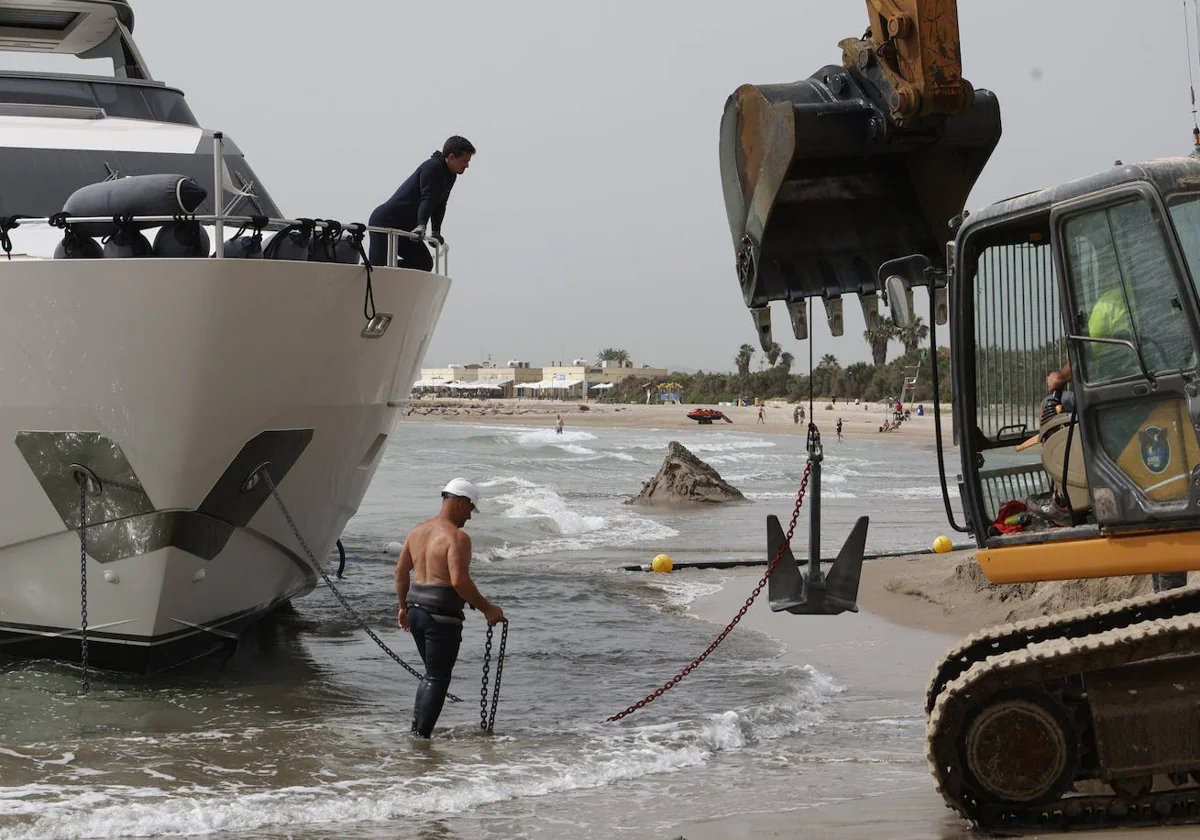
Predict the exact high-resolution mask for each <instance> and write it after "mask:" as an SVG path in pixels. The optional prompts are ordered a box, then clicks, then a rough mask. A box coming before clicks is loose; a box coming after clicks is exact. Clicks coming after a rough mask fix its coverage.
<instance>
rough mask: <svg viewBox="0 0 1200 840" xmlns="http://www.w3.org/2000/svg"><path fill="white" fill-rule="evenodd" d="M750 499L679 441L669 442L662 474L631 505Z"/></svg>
mask: <svg viewBox="0 0 1200 840" xmlns="http://www.w3.org/2000/svg"><path fill="white" fill-rule="evenodd" d="M746 501H749V500H748V499H747V498H746V497H745V496H743V495H742V491H741V490H738V489H737V488H736V487H734V486H733V485H732V484H729V483H728V482H727V481H725V480H724V479H723V478H721V476H720V475H719V474H718V473H717V471H716V470H714V469H713V468H712V467H710V466H709V465H708V464H706V463H704V462H703V461H701V460H700V459H699V458H697V457H696V456H695V455H693V454H692V453H691V452H689V451H688V449H687V447H686V446H684V445H683V444H681V443H678V442H677V441H671V443H670V444H668V446H667V457H666V458H665V459H664V460H663V465H662V467H660V468H659V470H658V474H657V475H655V476H654V478H652V479H650V480H649V481H647V482H646V484H645V485H644V486H643V487H642V492H641V493H638V494H637V495H636V496H634V497H633V498H632V499H627V500H626V502H625V504H627V505H715V504H723V503H725V502H746Z"/></svg>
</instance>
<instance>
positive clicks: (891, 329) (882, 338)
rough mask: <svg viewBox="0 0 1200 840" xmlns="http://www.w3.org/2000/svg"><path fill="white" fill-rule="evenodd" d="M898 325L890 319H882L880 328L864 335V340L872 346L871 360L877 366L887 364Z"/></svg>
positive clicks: (877, 327)
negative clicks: (888, 353)
mask: <svg viewBox="0 0 1200 840" xmlns="http://www.w3.org/2000/svg"><path fill="white" fill-rule="evenodd" d="M897 333H898V331H897V329H896V325H895V324H893V323H892V321H891V319H890V318H880V319H879V324H878V326H876V327H875V329H873V330H867V331H865V332H864V333H863V338H865V339H866V340H867V343H868V344H870V345H871V360H872V361H873V362H875V364H877V365H882V364H886V363H887V351H888V345H889V344H891V343H892V341H893V339H895V338H896V337H897Z"/></svg>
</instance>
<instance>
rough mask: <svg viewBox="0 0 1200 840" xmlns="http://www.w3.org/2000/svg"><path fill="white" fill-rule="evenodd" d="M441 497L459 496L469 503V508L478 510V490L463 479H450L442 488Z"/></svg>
mask: <svg viewBox="0 0 1200 840" xmlns="http://www.w3.org/2000/svg"><path fill="white" fill-rule="evenodd" d="M442 496H460V497H461V498H464V499H466V500H467V501H469V502H470V503H471V507H473V508H475V509H476V510H479V497H480V493H479V488H478V487H476V486H475V485H474V484H472V483H471V482H469V481H467V480H466V479H465V478H452V479H450V483H449V484H447V485H446V486H445V487H443V488H442Z"/></svg>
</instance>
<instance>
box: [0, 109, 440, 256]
mask: <svg viewBox="0 0 1200 840" xmlns="http://www.w3.org/2000/svg"><path fill="white" fill-rule="evenodd" d="M224 142H225V141H224V136H223V135H222V134H221V132H219V131H218V132H214V133H213V159H214V172H213V179H214V183H215V184H216V188H215V192H216V195H215V196H214V202H213V204H214V206H215V207H216V208H217V212H216V213H215V214H210V215H191V214H188V215H172V216H165V215H147V216H140V215H130V216H122V217H120V222H121V223H128V224H131V225H134V226H139V227H154V226H156V225H165V224H170V223H172V222H179V221H189V222H197V223H199V224H201V225H211V226H212V228H213V233H214V236H213V239H214V248H213V256H214V257H215V258H216V259H219V260H220V259H234V258H233V257H227V256H226V255H225V249H224V245H223V243H224V242H225V228H226V227H233V228H235V229H236V230H238V231H243V230H245V231H255V232H259V233H261V232H265V231H270V232H278V231H282V230H288V229H291V230H297V229H305V228H307V229H308V230H310V231H313V232H315V231H321V232H325V231H330V232H333V233H340V234H348V235H350V236H352V237H359V239H360V241H361V242H362V246H363V248H362V250H363V254H362V256H363V258H364V260H365V261H367V262H369V256H370V255H369V250H368V249H369V245H368V244H367V243H366V241H365V240H366V238H367V235H368V234H371V233H380V234H383V235H385V236H386V237H387V257H386V261H385V263H384V265H383V266H382V267H387V268H406V266H404V265H402V264H401V263H400V240H401V239H408V240H410V241H416V242H424V243H425V244H426V245H430V246H432V247H433V254H434V258H433V272H434V273H435V274H442V275H449V272H450V249H449V247H448V246H446V245H445V244H444V243H442V242H440V241H438V240H437V239H434V238H432V237H429V236H418V235H417V234H415V233H413V232H412V231H408V230H400V229H398V228H389V227H378V226H376V225H365V224H362V223H360V222H353V223H343V222H339V221H336V220H334V219H304V218H301V219H276V218H270V217H266V216H232V215H229V214H228V213H225V212H223V211H222V210H221V209H220V208H221V207H222V206H224V201H225V186H224V185H225V179H224V161H225V159H224V148H225V146H224ZM113 221H114V219H113V217H112V216H68V215H66V214H64V213H59V214H56V215H54V216H52V217H46V218H31V217H28V216H14V217H11V218H10V219H6V220H2V221H0V227H3V230H0V240H3V241H7V240H8V236H9V232H10V231H11V230H12V229H13V228H15V227H17V226H18V224H19V225H35V224H39V223H40V224H45V225H50V226H52V227H69V226H71V225H77V224H80V225H82V224H112V223H113ZM5 250H8V248H6V249H5ZM2 256H3V254H0V257H2ZM376 267H381V266H376Z"/></svg>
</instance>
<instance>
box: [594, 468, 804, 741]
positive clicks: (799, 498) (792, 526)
mask: <svg viewBox="0 0 1200 840" xmlns="http://www.w3.org/2000/svg"><path fill="white" fill-rule="evenodd" d="M811 472H812V461H811V460H810V461H809V462H808V463H807V464H806V465H805V467H804V478H802V479H801V480H800V490H799V492H797V493H796V507H795V508H794V509H793V510H792V521H791V522H789V523H788V529H787V536H786V537H784V540H783V545H782V546H781V547H780V549H779V551H778V553H776V555H775V556H774V557H773V558H771V562H770V564H769V565H768V566H767V572H766V574H764V575H763V576H762V580H760V581H759V582H758V586H756V587H754V591H753V592H751V593H750V597H749V598H747V599H746V603H745V604H743V605H742V608H741V609H740V610H738V613H737V615H735V616H734V617H733V620H732V621H730V622H729V624H727V625H726V626H725V629H724V630H722V631H721V632H720V634H719V635H718V636H717V638H715V639H713V642H712V644H710V645H709V646H708V647H707V648H706V649H705V651H704V653H702V654H700V655H699V656H697V657H696V658H695V659H693V660H692V662H691V664H690V665H688V666H687V667H686V668H684V669H683V670H682V671H680V672H679V673H678V674H676V675H675V676H673V677H671V679H669V680H667V681H666V682H665V683H663V684H662V686H660V687H659V688H658V689H656V690H655V691H653V692H651V693H650V694H647V695H646V696H645V697H644V698H642V699H641V700H639V701H637V702H636V703H634V704H633V705H632V706H630V707H629V708H627V709H626V710H625V711H623V712H619V713H617V714H615V715H613V716H612V717H610V718H607V720H608V721H609V722H612V721H618V720H620V719H621V718H623V717H626V716H627V715H631V714H633V713H634V712H636V711H637V710H638V709H640V708H642V707H644V706H647V705H649V704H650V703H653V702H654V701H655V700H657V699H658V698H659V697H662V696H663V695H664V694H665V693H667V692H668V691H670V690H671V689H672V688H674V687H675V686H677V685H679V682H680V680H682V679H683V678H684V677H686V676H687V675H688V674H690V673H691V672H692V671H693V670H695V669H696V667H697V666H698V665H699V664H700V663H701V662H703V661H704V660H705V659H708V657H709V654H711V653H712V652H713V651H714V650H716V649H717V646H718V645H720V644H721V642H723V641H725V637H726V636H728V635H729V634H730V632H732V631H733V628H734V627H736V626H737V625H738V622H739V621H741V620H742V617H743V616H744V615H745V614H746V612H747V611H748V610H749V609H750V606H751V605H752V604H753V603H754V600H755V599H756V598H757V597H758V596H759V594H760V593H761V592H762V590H763V587H764V586H766V585H767V579H768V578H770V577H771V573H772V572H774V571H775V567H776V566H778V565H779V561H780V560H782V559H783V555H784V554H786V553H787V550H788V547H789V546H790V545H791V544H792V534H794V533H795V532H796V520H797V519H799V518H800V506H801V505H803V504H804V493H805V491H806V490H807V489H808V476H809V474H810V473H811Z"/></svg>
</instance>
